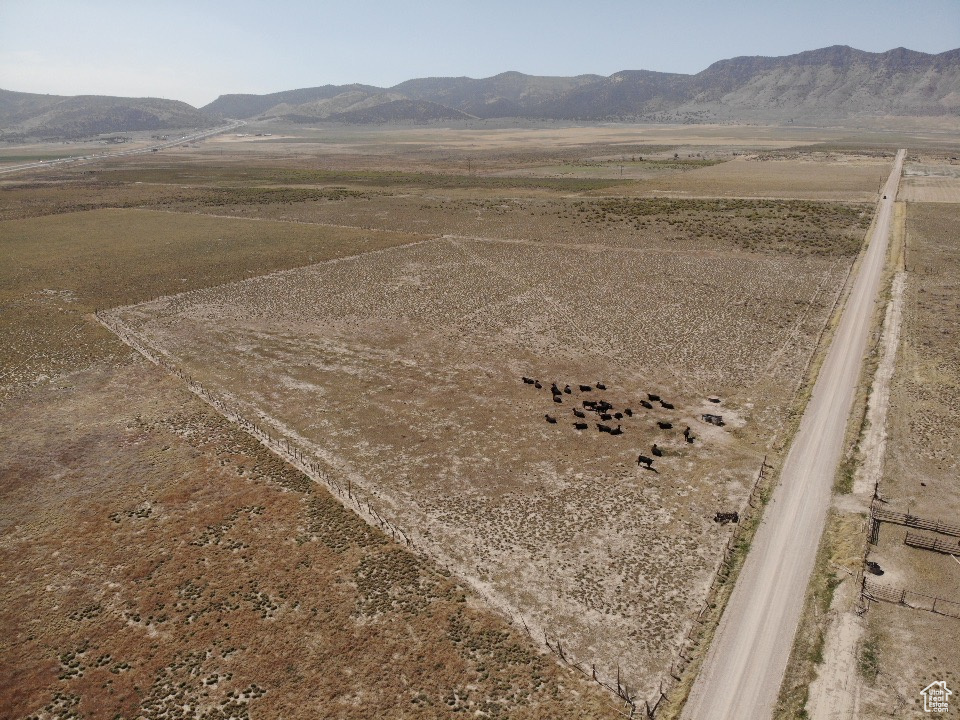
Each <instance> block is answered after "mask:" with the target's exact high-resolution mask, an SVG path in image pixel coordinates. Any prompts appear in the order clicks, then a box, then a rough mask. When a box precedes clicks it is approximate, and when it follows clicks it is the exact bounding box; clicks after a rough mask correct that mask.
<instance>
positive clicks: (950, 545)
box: [903, 530, 960, 555]
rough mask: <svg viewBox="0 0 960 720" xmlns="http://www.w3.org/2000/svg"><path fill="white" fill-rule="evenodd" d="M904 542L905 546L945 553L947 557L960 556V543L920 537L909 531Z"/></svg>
mask: <svg viewBox="0 0 960 720" xmlns="http://www.w3.org/2000/svg"><path fill="white" fill-rule="evenodd" d="M903 542H904V544H905V545H909V546H910V547H915V548H921V549H923V550H932V551H933V552H938V553H943V554H945V555H960V542H947V541H946V540H941V539H940V538H935V537H930V536H929V535H918V534H917V533H912V532H910V531H909V530H908V531H907V537H906V539H904V541H903Z"/></svg>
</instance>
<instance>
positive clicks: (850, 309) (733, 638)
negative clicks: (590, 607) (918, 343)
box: [682, 150, 905, 720]
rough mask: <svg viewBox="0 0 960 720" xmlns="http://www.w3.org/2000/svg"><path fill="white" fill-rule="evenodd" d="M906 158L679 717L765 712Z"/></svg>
mask: <svg viewBox="0 0 960 720" xmlns="http://www.w3.org/2000/svg"><path fill="white" fill-rule="evenodd" d="M904 154H905V151H904V150H901V151H900V152H898V153H897V156H896V160H895V161H894V166H893V171H892V172H891V173H890V178H889V179H888V180H887V183H886V185H885V186H884V190H883V194H884V195H885V196H886V199H885V200H881V201H880V202H879V206H878V212H877V218H876V222H875V224H874V230H873V235H872V237H871V238H870V244H869V247H868V250H867V252H866V255H865V256H864V260H863V264H862V266H861V268H860V270H859V273H858V275H857V278H856V281H855V283H854V286H853V289H852V290H851V292H850V296H849V298H848V299H847V303H846V308H845V309H844V311H843V317H842V319H841V321H840V325H839V327H838V328H837V332H836V335H835V337H834V339H833V343H832V344H831V346H830V349H829V351H828V352H827V357H826V359H825V361H824V364H823V367H822V368H821V370H820V374H819V376H818V377H817V381H816V384H815V385H814V388H813V394H812V396H811V399H810V402H809V404H808V405H807V409H806V411H805V412H804V415H803V418H802V420H801V422H800V428H799V430H798V431H797V435H796V437H795V438H794V440H793V444H792V446H791V448H790V451H789V453H788V454H787V458H786V460H785V461H784V466H783V469H782V471H781V473H780V484H779V485H778V486H777V488H776V489H775V490H774V494H773V498H772V500H771V502H770V504H769V505H768V506H767V508H766V510H765V512H764V516H763V522H762V523H761V526H760V528H759V529H758V530H757V534H756V537H755V538H754V541H753V545H752V546H751V548H750V552H749V553H748V555H747V559H746V562H745V563H744V567H743V570H742V571H741V573H740V577H739V579H738V580H737V584H736V587H735V588H734V590H733V593H732V594H731V597H730V601H729V603H728V605H727V608H726V611H725V612H724V614H723V617H722V618H721V621H720V626H719V627H718V629H717V634H716V635H715V637H714V640H713V643H712V644H711V646H710V649H709V651H708V652H707V657H706V659H705V661H704V665H703V667H702V669H701V671H700V674H699V676H698V677H697V679H696V682H695V683H694V685H693V688H692V690H691V693H690V697H689V699H688V701H687V704H686V707H685V709H684V712H683V716H682V717H683V718H686V719H687V720H748V719H749V720H767V719H768V718H770V717H771V715H772V714H773V708H774V704H775V703H776V700H777V695H778V693H779V689H780V684H781V682H782V680H783V674H784V670H785V669H786V666H787V660H788V659H789V656H790V650H791V648H792V646H793V639H794V636H795V635H796V632H797V626H798V624H799V621H800V613H801V611H802V609H803V600H804V595H805V592H806V589H807V584H808V583H809V581H810V574H811V572H812V570H813V565H814V559H815V557H816V553H817V546H818V544H819V542H820V536H821V535H822V534H823V528H824V524H825V521H826V515H827V510H828V508H829V506H830V497H831V488H832V485H833V478H834V475H835V473H836V470H837V465H838V463H839V461H840V454H841V451H842V448H843V437H844V433H845V431H846V426H847V418H848V416H849V414H850V410H851V407H852V404H853V397H854V393H855V390H856V384H857V379H858V377H859V374H860V368H861V365H862V363H863V356H864V352H865V349H866V342H867V335H868V333H869V329H870V321H871V318H872V316H873V311H874V307H875V304H876V301H877V292H878V290H879V285H880V276H881V273H882V271H883V267H884V261H885V259H886V254H887V242H888V239H889V235H890V218H891V216H892V210H893V201H894V198H896V195H897V188H898V187H899V183H900V174H901V171H902V169H903V158H904Z"/></svg>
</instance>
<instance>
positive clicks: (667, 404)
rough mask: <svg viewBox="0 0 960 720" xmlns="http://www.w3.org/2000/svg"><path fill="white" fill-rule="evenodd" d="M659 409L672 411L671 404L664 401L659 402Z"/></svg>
mask: <svg viewBox="0 0 960 720" xmlns="http://www.w3.org/2000/svg"><path fill="white" fill-rule="evenodd" d="M660 407H662V408H666V409H667V410H673V403H668V402H666V401H664V400H661V401H660Z"/></svg>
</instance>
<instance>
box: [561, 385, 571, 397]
mask: <svg viewBox="0 0 960 720" xmlns="http://www.w3.org/2000/svg"><path fill="white" fill-rule="evenodd" d="M563 391H564V392H565V393H566V394H567V395H569V394H570V393H572V392H573V390H571V389H570V386H569V385H564V386H563Z"/></svg>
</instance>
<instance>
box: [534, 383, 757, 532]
mask: <svg viewBox="0 0 960 720" xmlns="http://www.w3.org/2000/svg"><path fill="white" fill-rule="evenodd" d="M522 380H523V382H524V384H525V385H533V387H534V388H536V389H538V390H540V389H542V388H543V383H541V382H540V381H539V380H536V379H534V378H530V377H523V378H522ZM577 387H578V388H579V391H580V392H581V393H592V392H593V391H594V390H601V391H605V390H606V389H607V386H606V385H605V384H604V383H602V382H598V383H595V384H594V385H584V384H578V385H577ZM550 393H551V395H552V396H553V401H554V402H555V403H557V404H558V405H563V403H564V400H565V399H567V400H569V401H571V403H572V402H575V401H576V400H577V398H574V397H572V396H573V394H574V393H573V390H572V389H571V387H570V386H569V385H564V386H563V389H562V390H561V389H560V386H559V385H558V384H557V383H556V382H553V383H551V384H550ZM564 395H569V396H571V397H570V398H564ZM707 400H708V401H709V402H711V403H714V404H717V403H719V402H720V398H718V397H708V398H707ZM653 403H659V404H660V407H661V408H662V409H664V410H676V408H675V407H674V405H673V403H670V402H667V401H666V400H664V399H663V398H661V397H660V396H659V395H657V394H656V393H647V399H646V400H640V406H641V407H643V408H645V409H647V410H653V409H654V407H653ZM571 412H572V413H573V416H574V418H576V420H575V421H574V422H573V423H572V425H573V428H574V430H577V431H581V432H582V431H584V430H586V429H588V428H589V427H590V425H589V423H586V422H583V420H586V417H587V413H588V412H592V413H595V414H596V415H597V420H598V422H596V426H597V430H598V431H599V432H601V433H606V434H608V435H623V434H624V430H623V425H622V424H617V426H616V427H613V426H612V425H607V424H605V423H607V422H610V421H611V420H623V419H624V418H632V417H634V412H633V409H632V408H629V407H624V408H622V409H621V410H618V409H617V408H616V407H614V405H613V403H612V402H610V401H609V400H605V399H600V400H583V399H580V407H571ZM544 419H546V421H547V422H548V423H549V424H551V425H557V424H558V420H557V416H556V415H551V414H550V413H545V414H544ZM700 419H701V420H703V422H705V423H709V424H711V425H716V426H718V427H721V426H723V425H724V422H723V416H722V415H715V414H713V413H704V414H702V415H701V416H700ZM655 422H656V424H657V427H658V428H659V429H660V430H672V429H673V422H672V421H670V420H663V419H660V420H656V421H655ZM683 439H684V441H685V442H686V443H688V444H691V445H692V444H693V443H694V442H695V441H696V439H697V437H696V435H694V434H693V430H692V429H691V428H690V426H689V425H687V426H686V427H684V429H683ZM650 454H651V455H653V457H648V456H646V455H644V454H643V453H641V454H639V455H637V466H638V467H639V466H641V465H642V466H643V467H644V468H645V469H647V470H652V471H653V472H654V473H658V470H656V469H655V468H654V467H653V463H654V458H660V457H663V455H664V449H663V448H662V447H660V446H659V445H658V444H657V443H653V447H651V448H650ZM713 519H714V521H715V522H717V523H719V524H721V525H726V524H727V523H731V522H732V523H738V522H740V515H739V513H737V512H717V514H716V515H715V516H714V518H713Z"/></svg>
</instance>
